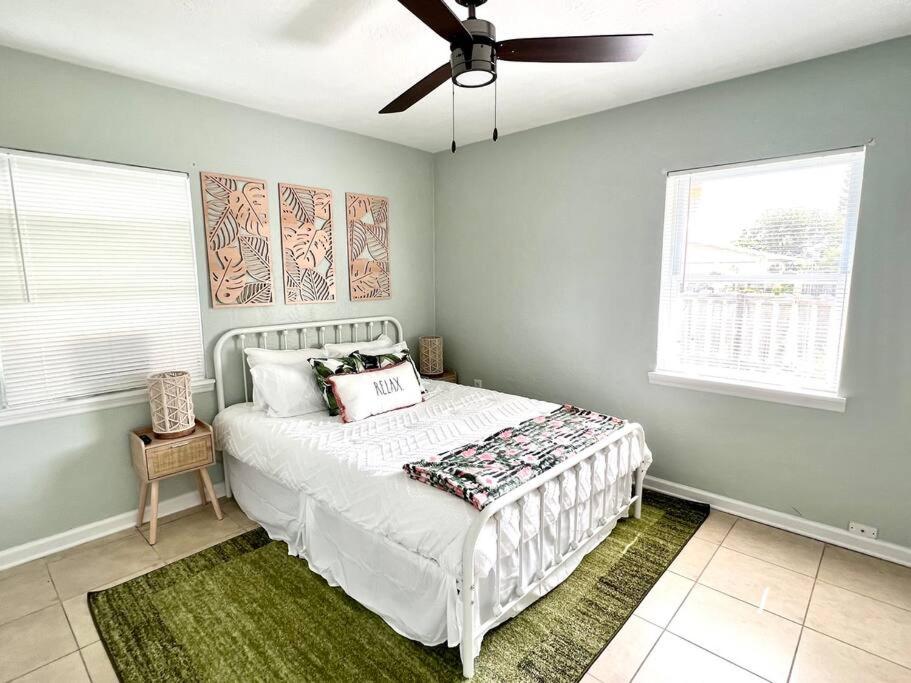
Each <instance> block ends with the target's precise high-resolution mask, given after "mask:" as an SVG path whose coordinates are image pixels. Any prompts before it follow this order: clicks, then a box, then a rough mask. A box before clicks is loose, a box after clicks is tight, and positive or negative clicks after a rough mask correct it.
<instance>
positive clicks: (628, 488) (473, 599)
mask: <svg viewBox="0 0 911 683" xmlns="http://www.w3.org/2000/svg"><path fill="white" fill-rule="evenodd" d="M390 327H392V328H393V329H394V330H395V333H396V341H402V340H403V339H404V334H403V330H402V325H401V323H400V322H399V321H398V320H396V319H395V318H393V317H389V316H378V317H369V318H346V319H342V320H327V321H311V322H301V323H283V324H278V325H266V326H261V327H244V328H237V329H233V330H229V331H228V332H225V333H224V334H223V335H222V336H221V337H220V338H219V340H218V342H217V343H216V344H215V350H214V356H215V358H214V361H215V381H216V385H215V392H216V398H217V401H218V410H219V412H221V411H222V410H224V409H225V407H226V406H227V403H226V398H225V381H224V371H225V365H224V354H225V351H226V350H227V346H228V344H229V342H230V341H231V340H234V341H235V347H237V345H239V349H240V362H241V367H242V378H243V379H242V384H243V397H244V401H245V402H247V401H249V400H250V392H251V391H252V389H249V387H250V386H251V384H252V383H251V382H249V381H248V378H247V372H248V367H247V361H246V354H245V353H244V352H243V349H244V348H246V347H247V346H248V344H247V340H248V338H250V339H252V340H254V341H255V344H254V345H255V346H257V347H259V348H269V339H270V336H272V335H275V336H276V337H277V348H279V349H295V348H307V347H308V339H309V338H310V335H311V334H315V335H316V337H315V339H314V341H316V342H317V344H316V345H315V346H317V347H322V346H323V345H324V344H325V343H326V334H327V332H329V331H332V333H333V334H332V336H333V338H332V340H331V341H332V342H350V341H367V340H372V339H374V331H375V330H377V329H379V331H380V332H383V333H386V334H388V333H389V328H390ZM361 329H363V338H362V339H361V338H360V334H359V332H360V330H361ZM344 330H347V332H348V333H347V338H344V337H345V336H346V335H344V334H343V331H344ZM289 341H291V342H292V343H290V344H289ZM295 342H296V343H295ZM624 441H625V443H626V446H627V448H626V453H627V457H628V458H629V459H630V460H629V462H628V463H627V468H626V470H627V471H626V474H625V475H623V476H622V477H621V479H620V481H619V482H615V483H614V484H609V483H608V481H607V479H608V477H607V471H606V469H605V472H604V485H603V487H602V488H601V489H600V490H599V491H596V490H595V484H596V476H595V461H596V458H597V457H598V455H599V454H601V453H603V452H604V453H605V455H608V453H607V452H609V451H611V450H613V449H616V452H617V457H619V454H620V453H621V452H622V451H623V449H622V448H620V446H621V445H622V444H623V443H624ZM634 442H636V443H637V444H638V446H639V448H640V449H644V447H645V435H644V433H643V430H642V427H641V426H640V425H638V424H636V423H629V424H627V425H626V426H624V427H623V428H621V429H619V430H617V431H616V432H613V433H612V434H610V435H609V436H608V437H606V438H605V439H603V440H602V441H600V442H598V443H597V444H595V445H594V446H593V447H591V448H588V449H586V450H585V451H583V452H582V453H579V454H577V455H575V456H573V457H572V458H569V459H567V460H565V461H563V462H562V463H560V464H559V465H557V466H556V467H554V468H552V469H550V470H548V471H547V472H545V473H543V474H541V475H539V476H537V477H535V478H534V479H532V480H530V481H528V482H527V483H526V484H524V485H523V486H520V487H519V488H516V489H514V490H512V491H510V492H509V493H508V494H506V495H504V496H501V497H500V498H497V499H496V500H494V501H493V502H492V503H490V504H489V505H487V507H485V508H484V509H483V510H482V511H481V512H480V513H479V514H478V516H477V518H476V519H475V520H474V522H473V523H472V525H471V527H470V528H469V531H468V534H467V535H466V537H465V542H464V545H463V548H462V576H461V586H460V592H459V595H460V600H461V611H462V634H461V642H460V646H459V650H460V654H461V658H462V673H463V675H464V676H465V678H471V677H472V676H473V675H474V663H475V658H476V657H477V655H478V654H479V651H480V645H481V640H482V639H483V637H484V635H485V634H486V633H487V631H489V630H490V629H491V628H493V627H494V626H496V625H497V624H498V623H500V621H502V615H503V614H504V613H507V614H508V613H511V612H512V611H519V610H521V609H524V608H525V607H527V606H528V605H530V604H531V603H532V602H534V601H535V600H536V599H537V595H536V590H537V589H538V588H539V587H540V586H541V585H542V584H545V583H546V582H547V581H548V579H549V578H550V577H551V576H552V575H553V574H555V573H556V572H558V571H560V570H561V568H563V567H565V566H566V565H568V564H570V563H572V562H574V561H576V560H577V558H579V559H581V556H582V555H585V554H586V553H588V552H590V551H591V550H592V549H594V548H595V547H596V546H597V545H598V544H599V543H600V542H601V541H603V540H604V539H605V538H606V537H607V536H608V535H609V534H610V532H611V531H612V530H613V528H614V526H615V524H616V522H617V520H619V519H620V518H622V517H627V516H629V515H630V514H632V515H633V516H634V517H636V518H639V517H640V515H641V512H642V483H643V480H644V478H645V470H644V468H643V467H642V466H640V467H639V468H637V469H636V470H632V467H631V466H630V465H631V462H632V457H633V456H632V454H633V448H632V446H633V443H634ZM607 462H608V461H607V459H605V468H606V467H607ZM223 465H224V468H225V493H226V495H227V496H228V497H230V496H231V483H230V478H229V476H228V467H227V462H224V458H223ZM618 465H619V463H618ZM570 470H573V472H574V474H575V482H576V491H575V496H574V497H573V499H572V500H571V501H570V504H568V505H564V496H563V495H557V503H558V511H557V515H556V519H555V521H554V523H553V528H554V534H555V537H556V545H555V548H554V553H553V555H554V556H553V557H552V558H550V561H549V562H548V561H547V559H546V556H545V551H544V536H545V533H544V532H545V529H547V528H549V527H550V526H551V525H549V524H548V523H547V520H546V508H547V506H546V505H545V504H544V500H545V498H544V496H545V486H546V485H547V484H548V483H550V482H554V483H555V484H557V485H558V486H559V489H558V490H559V491H563V489H564V485H565V482H566V480H567V477H568V474H569V472H570ZM586 475H587V477H588V487H587V490H588V491H589V496H588V498H587V500H588V501H589V504H588V506H587V507H588V523H587V524H585V525H584V526H583V522H584V520H582V519H581V517H583V514H582V513H583V510H584V504H585V502H586V501H585V500H582V495H581V492H582V481H583V477H585V476H586ZM558 479H559V481H555V480H558ZM598 493H600V494H601V499H600V508H601V514H600V515H599V516H598V517H597V518H596V517H595V512H594V508H595V499H596V494H598ZM532 497H538V500H539V501H540V502H539V505H538V508H539V514H540V519H539V526H538V533H537V537H536V542H537V557H536V558H535V561H536V565H535V566H534V571H532V572H531V573H530V574H531V575H530V576H526V575H525V574H526V573H527V572H525V571H524V566H525V563H524V560H525V559H526V558H525V557H524V554H525V553H526V552H527V551H526V550H525V543H524V542H522V541H521V536H520V542H519V543H517V544H516V549H515V551H514V552H515V554H517V556H518V567H519V577H518V581H517V584H516V587H515V588H513V589H511V590H509V591H508V594H504V593H505V592H506V591H504V590H502V589H501V586H500V576H501V572H502V565H503V559H502V558H501V557H500V550H501V528H500V522H501V520H502V518H503V513H504V510H505V509H506V508H508V507H510V506H515V507H516V509H517V511H518V515H519V517H518V519H519V529H520V530H521V529H522V528H523V526H524V522H525V510H526V507H527V505H528V502H529V500H530V499H531V498H532ZM564 515H566V516H567V525H566V526H567V534H569V536H568V538H567V539H563V540H564V541H568V542H567V543H566V549H565V551H564V549H563V547H562V542H561V538H560V536H561V522H562V520H563V516H564ZM491 519H492V520H493V523H494V525H495V527H496V534H495V538H496V548H497V550H496V559H495V562H494V568H493V581H494V590H495V597H496V601H495V604H494V608H493V616H491V617H490V618H488V619H486V620H484V621H483V622H482V621H481V619H480V608H479V604H478V581H479V578H480V577H478V576H477V575H476V573H475V557H476V554H477V546H478V540H479V538H480V536H481V532H482V530H483V529H484V527H485V525H486V524H487V523H488V522H489V521H490V520H491ZM573 520H575V522H573ZM475 641H477V644H476V643H475Z"/></svg>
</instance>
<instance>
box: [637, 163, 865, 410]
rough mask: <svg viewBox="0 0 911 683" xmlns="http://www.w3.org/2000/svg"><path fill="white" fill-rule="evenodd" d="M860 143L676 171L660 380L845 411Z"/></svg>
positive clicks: (664, 277) (667, 221)
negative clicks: (842, 388)
mask: <svg viewBox="0 0 911 683" xmlns="http://www.w3.org/2000/svg"><path fill="white" fill-rule="evenodd" d="M863 165H864V151H863V149H853V150H846V151H840V152H834V153H826V154H817V155H811V156H804V157H793V158H788V159H777V160H772V161H763V162H756V163H749V164H738V165H732V166H726V167H718V168H711V169H703V170H695V171H687V172H681V173H672V174H670V175H669V177H668V180H667V199H666V207H665V218H664V252H663V258H662V265H661V295H660V297H661V299H660V311H659V325H658V330H659V331H658V364H657V368H656V371H655V372H654V373H652V374H651V379H652V381H653V382H655V383H660V384H672V385H675V386H689V387H696V388H703V389H707V390H710V391H718V392H720V393H728V394H734V395H739V396H748V397H753V398H764V399H768V400H779V401H782V402H786V403H795V404H798V405H807V406H813V407H822V408H830V409H833V410H844V399H843V398H841V397H839V396H838V384H839V376H840V374H841V357H842V346H843V340H844V332H845V318H846V314H847V306H848V293H849V289H850V285H851V265H852V261H853V256H854V238H855V234H856V230H857V213H858V207H859V203H860V190H861V179H862V175H863Z"/></svg>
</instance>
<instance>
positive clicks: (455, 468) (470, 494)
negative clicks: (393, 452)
mask: <svg viewBox="0 0 911 683" xmlns="http://www.w3.org/2000/svg"><path fill="white" fill-rule="evenodd" d="M625 424H626V420H623V419H621V418H619V417H611V416H610V415H602V414H601V413H595V412H592V411H591V410H583V409H582V408H576V407H575V406H571V405H565V406H563V407H562V408H557V409H556V410H555V411H553V412H552V413H550V414H548V415H539V416H538V417H533V418H531V419H529V420H525V421H524V422H522V423H521V424H519V425H518V426H516V427H511V428H509V429H504V430H502V431H500V432H497V433H496V434H493V435H492V436H488V437H487V438H486V439H484V440H483V441H481V442H479V443H475V444H468V445H466V446H460V447H459V448H456V449H454V450H451V451H449V452H447V453H442V454H441V455H433V456H430V457H429V458H425V459H423V460H418V461H416V462H410V463H408V464H407V465H405V466H404V469H405V472H407V473H408V476H409V477H411V478H412V479H415V480H417V481H420V482H423V483H425V484H430V485H431V486H434V487H436V488H438V489H441V490H443V491H446V492H448V493H451V494H453V495H454V496H458V497H459V498H464V499H465V500H467V501H468V502H469V503H471V504H472V505H473V506H474V507H476V508H477V509H478V510H483V509H484V508H485V507H486V506H487V505H488V504H489V503H490V502H491V501H493V500H496V499H497V498H499V497H500V496H502V495H504V494H506V493H507V492H509V491H511V490H512V489H514V488H516V487H517V486H521V485H522V484H524V483H525V482H526V481H528V480H529V479H532V478H533V477H535V476H537V475H538V474H541V473H542V472H546V471H547V470H549V469H550V468H552V467H554V466H555V465H557V464H559V463H561V462H563V461H564V460H566V459H567V458H569V457H572V456H573V455H575V454H576V453H580V452H582V451H583V450H585V449H586V448H588V447H589V446H592V445H594V444H595V443H597V442H598V441H599V440H601V439H603V438H604V437H605V436H606V435H608V434H610V433H611V432H613V431H616V430H617V429H620V428H621V427H623V425H625Z"/></svg>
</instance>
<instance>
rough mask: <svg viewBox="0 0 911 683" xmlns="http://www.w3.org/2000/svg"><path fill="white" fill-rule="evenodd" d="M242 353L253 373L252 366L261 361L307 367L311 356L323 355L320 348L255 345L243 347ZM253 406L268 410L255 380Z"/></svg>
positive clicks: (260, 363)
mask: <svg viewBox="0 0 911 683" xmlns="http://www.w3.org/2000/svg"><path fill="white" fill-rule="evenodd" d="M244 354H245V355H246V356H247V365H249V366H250V374H251V375H252V374H253V368H255V367H256V366H257V365H262V364H263V363H269V364H272V365H300V364H301V363H303V364H304V366H306V367H307V368H309V367H310V366H309V364H308V363H307V361H308V360H310V359H311V358H319V357H320V356H322V355H323V350H322V349H282V350H280V349H260V348H258V347H256V346H251V347H249V348H246V349H244ZM253 407H254V408H256V409H257V410H266V411H268V408H269V406H268V405H267V402H266V401H265V400H264V399H263V397H262V396H261V395H260V392H259V390H257V388H256V381H255V380H254V382H253Z"/></svg>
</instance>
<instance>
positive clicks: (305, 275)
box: [278, 183, 335, 304]
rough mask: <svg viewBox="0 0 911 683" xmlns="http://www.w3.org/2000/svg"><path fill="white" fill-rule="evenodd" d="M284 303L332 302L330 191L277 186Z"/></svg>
mask: <svg viewBox="0 0 911 683" xmlns="http://www.w3.org/2000/svg"><path fill="white" fill-rule="evenodd" d="M278 201H279V207H280V210H281V227H282V266H283V268H284V283H285V303H286V304H308V303H317V302H326V301H335V265H334V261H333V259H334V256H333V253H332V192H331V191H330V190H323V189H321V188H319V187H305V186H302V185H287V184H285V183H279V185H278Z"/></svg>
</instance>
